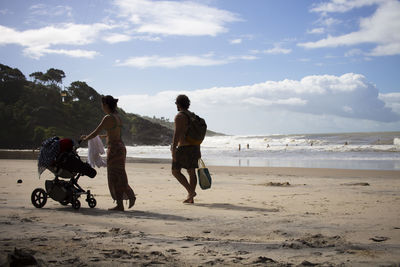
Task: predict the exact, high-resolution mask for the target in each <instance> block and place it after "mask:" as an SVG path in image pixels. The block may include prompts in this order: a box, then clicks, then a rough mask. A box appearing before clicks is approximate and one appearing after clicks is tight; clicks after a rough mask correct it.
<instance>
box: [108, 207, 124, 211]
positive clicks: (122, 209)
mask: <svg viewBox="0 0 400 267" xmlns="http://www.w3.org/2000/svg"><path fill="white" fill-rule="evenodd" d="M108 210H115V211H124V207H123V206H122V207H121V206H115V207H114V208H110V209H108Z"/></svg>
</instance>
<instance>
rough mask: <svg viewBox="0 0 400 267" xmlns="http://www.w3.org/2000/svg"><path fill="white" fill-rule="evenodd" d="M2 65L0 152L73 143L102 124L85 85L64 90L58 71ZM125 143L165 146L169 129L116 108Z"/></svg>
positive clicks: (97, 98) (97, 103) (95, 96)
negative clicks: (63, 140)
mask: <svg viewBox="0 0 400 267" xmlns="http://www.w3.org/2000/svg"><path fill="white" fill-rule="evenodd" d="M29 77H30V80H27V79H26V77H25V75H24V74H23V73H22V72H21V71H20V70H19V69H17V68H11V67H9V66H6V65H2V64H0V123H1V124H0V125H1V129H0V148H7V149H23V148H37V147H39V146H40V144H41V143H42V141H43V140H45V139H46V138H48V137H52V136H60V137H68V138H73V139H75V140H77V139H78V138H79V137H80V136H81V135H82V134H89V133H90V132H91V131H92V130H93V129H94V128H95V127H96V126H97V125H98V123H99V122H100V121H101V119H102V117H103V116H104V113H103V111H102V109H101V95H100V94H99V93H97V91H96V90H95V89H93V88H92V87H90V86H89V85H88V84H86V83H85V82H81V81H75V82H72V83H71V84H70V85H69V86H66V87H63V86H62V80H63V78H65V74H64V72H63V71H62V70H58V69H49V70H48V71H47V72H46V73H42V72H34V73H32V74H30V75H29ZM118 112H119V114H120V117H121V119H122V122H123V130H122V139H123V140H124V142H125V143H126V144H127V145H167V144H170V143H171V140H172V135H173V130H171V128H170V127H166V126H163V125H161V124H159V123H156V122H151V121H149V120H147V119H145V118H143V117H141V116H139V115H135V114H130V113H126V112H125V111H124V110H122V109H118Z"/></svg>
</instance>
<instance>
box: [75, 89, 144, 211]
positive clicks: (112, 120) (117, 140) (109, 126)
mask: <svg viewBox="0 0 400 267" xmlns="http://www.w3.org/2000/svg"><path fill="white" fill-rule="evenodd" d="M101 102H102V108H103V111H104V112H105V113H106V115H105V116H104V118H103V120H102V121H101V122H100V124H99V125H98V126H97V128H96V129H95V130H94V131H93V132H92V133H91V134H89V135H83V136H82V137H81V139H82V140H83V141H86V140H89V139H92V138H94V137H96V136H97V135H98V134H99V133H100V132H101V131H102V130H105V131H106V132H107V178H108V187H109V189H110V193H111V197H112V198H113V199H114V200H116V201H117V206H116V207H114V208H111V209H110V210H117V211H124V205H123V200H124V199H129V208H131V207H132V206H133V205H134V204H135V201H136V197H135V193H134V192H133V190H132V188H131V187H130V186H129V184H128V177H127V175H126V171H125V160H126V148H125V145H124V143H123V142H122V139H121V131H122V122H121V119H120V118H119V116H118V112H117V110H116V108H117V102H118V99H115V98H113V97H112V96H110V95H107V96H103V97H102V98H101Z"/></svg>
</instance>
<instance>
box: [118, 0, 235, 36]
mask: <svg viewBox="0 0 400 267" xmlns="http://www.w3.org/2000/svg"><path fill="white" fill-rule="evenodd" d="M114 3H115V5H116V6H117V7H118V8H119V15H120V16H123V17H127V18H128V19H129V21H130V22H131V23H132V24H134V25H135V31H136V32H138V33H148V34H161V35H184V36H201V35H209V36H216V35H218V34H220V33H223V32H226V31H227V28H226V27H225V25H226V24H227V23H230V22H235V21H239V20H240V18H239V17H238V16H237V15H236V14H233V13H231V12H229V11H226V10H221V9H217V8H214V7H210V6H207V5H204V4H200V3H196V2H188V1H184V2H176V1H150V0H135V1H132V0H115V1H114Z"/></svg>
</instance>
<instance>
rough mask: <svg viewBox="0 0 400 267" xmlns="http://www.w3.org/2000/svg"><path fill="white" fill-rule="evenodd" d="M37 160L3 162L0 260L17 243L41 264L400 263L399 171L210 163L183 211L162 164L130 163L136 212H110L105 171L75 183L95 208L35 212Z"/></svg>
mask: <svg viewBox="0 0 400 267" xmlns="http://www.w3.org/2000/svg"><path fill="white" fill-rule="evenodd" d="M36 164H37V162H36V161H35V160H12V159H2V160H0V181H1V183H0V247H1V250H0V251H1V252H0V263H5V262H6V261H7V257H8V256H9V255H11V254H13V253H14V250H15V248H17V249H18V250H21V251H22V253H25V254H28V255H31V256H32V257H34V259H35V260H36V261H37V262H38V264H39V265H41V266H116V265H119V266H149V265H150V266H152V265H166V266H211V265H214V266H221V265H225V266H243V265H251V266H253V265H254V266H336V265H344V266H381V265H384V266H399V264H400V208H399V207H400V171H370V170H335V169H306V168H263V167H260V168H256V167H254V168H253V167H251V168H248V167H210V168H209V169H210V172H211V174H212V177H213V184H212V188H211V189H209V190H201V189H200V188H198V189H197V197H196V198H195V204H183V203H182V201H183V200H184V199H185V197H186V193H185V191H184V190H183V187H182V186H180V185H179V184H178V182H177V181H176V179H175V178H174V177H172V175H171V174H170V166H169V165H168V164H160V163H153V164H149V163H128V164H127V173H128V179H129V183H130V185H131V186H132V187H133V188H134V190H135V193H136V194H137V201H136V205H135V206H134V207H133V208H132V209H130V210H126V211H125V212H111V211H108V210H107V209H108V208H111V207H113V206H114V203H113V202H112V199H111V197H110V194H109V192H108V186H107V178H106V169H105V168H101V169H97V171H98V175H97V176H96V177H95V178H94V179H90V178H88V177H82V178H81V179H80V182H79V184H80V185H81V186H82V187H83V188H84V189H90V190H91V191H92V193H93V194H94V195H95V198H96V200H97V206H96V207H95V208H93V209H91V208H89V207H88V205H87V203H86V201H85V200H84V199H82V198H81V202H82V207H81V208H80V209H79V210H74V209H73V208H72V207H71V205H68V206H62V205H61V204H60V203H58V202H56V201H54V200H52V199H48V200H47V203H46V205H45V206H44V207H43V208H41V209H37V208H35V207H33V205H32V204H31V200H30V198H31V193H32V191H33V190H34V189H35V188H37V187H42V188H44V182H45V180H46V179H52V174H51V173H50V172H48V171H46V172H45V173H43V174H42V177H41V179H40V180H39V179H38V176H37V167H36ZM18 179H21V180H22V183H17V180H18Z"/></svg>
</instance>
